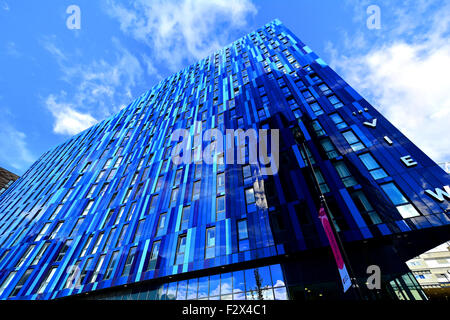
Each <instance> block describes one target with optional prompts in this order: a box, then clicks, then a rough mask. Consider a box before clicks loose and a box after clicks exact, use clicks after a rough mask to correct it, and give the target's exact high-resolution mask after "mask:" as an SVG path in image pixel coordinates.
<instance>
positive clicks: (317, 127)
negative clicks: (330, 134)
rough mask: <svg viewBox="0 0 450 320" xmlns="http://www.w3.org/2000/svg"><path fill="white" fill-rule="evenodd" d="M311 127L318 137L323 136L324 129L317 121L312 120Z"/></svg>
mask: <svg viewBox="0 0 450 320" xmlns="http://www.w3.org/2000/svg"><path fill="white" fill-rule="evenodd" d="M312 127H313V129H314V131H315V133H316V135H317V136H318V137H321V136H324V135H325V131H324V130H323V128H322V126H321V125H320V123H319V121H317V120H314V121H313V122H312Z"/></svg>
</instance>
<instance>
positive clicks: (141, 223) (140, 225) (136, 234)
mask: <svg viewBox="0 0 450 320" xmlns="http://www.w3.org/2000/svg"><path fill="white" fill-rule="evenodd" d="M144 222H145V219H141V220H139V221H138V225H137V227H136V231H135V232H134V236H133V241H132V242H136V241H138V240H139V238H140V237H141V235H142V228H143V226H144Z"/></svg>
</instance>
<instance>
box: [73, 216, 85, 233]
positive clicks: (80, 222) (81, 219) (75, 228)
mask: <svg viewBox="0 0 450 320" xmlns="http://www.w3.org/2000/svg"><path fill="white" fill-rule="evenodd" d="M83 221H84V218H83V217H81V218H79V219H78V221H77V223H76V224H75V226H74V227H73V229H72V231H71V232H70V234H69V237H71V236H72V235H74V234H77V232H78V230H79V229H80V226H81V224H82V223H83Z"/></svg>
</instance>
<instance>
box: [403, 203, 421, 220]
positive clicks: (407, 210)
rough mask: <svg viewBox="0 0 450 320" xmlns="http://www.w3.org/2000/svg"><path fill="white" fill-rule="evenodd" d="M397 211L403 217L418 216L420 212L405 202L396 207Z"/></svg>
mask: <svg viewBox="0 0 450 320" xmlns="http://www.w3.org/2000/svg"><path fill="white" fill-rule="evenodd" d="M397 210H398V212H400V215H401V216H402V217H403V218H411V217H417V216H420V213H418V212H417V210H416V209H415V208H414V207H413V206H412V205H410V204H405V205H402V206H398V207H397Z"/></svg>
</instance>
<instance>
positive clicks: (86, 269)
mask: <svg viewBox="0 0 450 320" xmlns="http://www.w3.org/2000/svg"><path fill="white" fill-rule="evenodd" d="M92 260H93V258H89V259H87V260H86V264H85V265H84V268H83V271H81V274H80V281H79V283H80V284H83V283H84V279H86V275H87V273H88V272H89V271H91V264H92Z"/></svg>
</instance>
